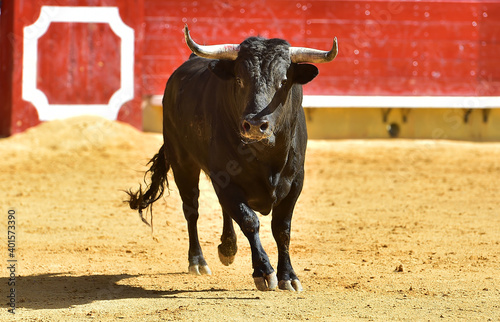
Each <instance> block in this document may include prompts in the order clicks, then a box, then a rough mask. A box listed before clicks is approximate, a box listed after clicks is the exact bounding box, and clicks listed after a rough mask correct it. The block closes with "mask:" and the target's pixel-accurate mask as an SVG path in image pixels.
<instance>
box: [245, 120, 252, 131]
mask: <svg viewBox="0 0 500 322" xmlns="http://www.w3.org/2000/svg"><path fill="white" fill-rule="evenodd" d="M251 127H252V126H251V125H250V123H248V121H243V130H244V131H245V132H248V131H250V128H251Z"/></svg>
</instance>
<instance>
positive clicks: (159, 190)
mask: <svg viewBox="0 0 500 322" xmlns="http://www.w3.org/2000/svg"><path fill="white" fill-rule="evenodd" d="M148 164H151V167H150V168H149V170H148V171H146V173H145V174H144V183H145V184H146V189H145V192H144V191H143V190H142V185H141V186H140V187H139V190H138V191H136V192H132V190H129V191H127V194H128V195H129V200H127V201H125V202H128V204H129V205H130V208H132V209H134V210H138V211H139V216H140V218H141V220H142V221H143V222H144V223H145V224H146V225H148V226H151V228H152V226H153V203H154V202H155V201H156V200H158V199H160V198H161V197H162V196H163V193H164V192H165V187H166V188H167V189H168V180H167V173H168V170H170V164H169V163H168V161H167V158H166V155H165V144H164V145H162V147H161V148H160V151H158V153H157V154H156V155H155V156H154V157H153V158H152V159H151V160H150V161H149V162H148ZM148 175H150V176H151V183H149V184H148V183H147V180H146V179H147V177H148ZM147 208H149V212H150V213H151V223H148V222H147V220H146V218H144V215H143V213H142V211H143V210H144V209H146V211H147Z"/></svg>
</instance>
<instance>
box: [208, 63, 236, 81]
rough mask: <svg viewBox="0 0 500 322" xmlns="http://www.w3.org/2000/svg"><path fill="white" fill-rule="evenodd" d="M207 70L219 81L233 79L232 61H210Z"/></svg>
mask: <svg viewBox="0 0 500 322" xmlns="http://www.w3.org/2000/svg"><path fill="white" fill-rule="evenodd" d="M208 69H210V71H211V72H212V73H214V74H215V75H217V77H219V78H220V79H224V80H228V79H231V78H233V77H234V61H232V60H212V61H211V62H210V63H208Z"/></svg>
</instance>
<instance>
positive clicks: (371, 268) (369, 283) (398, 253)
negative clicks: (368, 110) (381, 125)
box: [0, 117, 500, 321]
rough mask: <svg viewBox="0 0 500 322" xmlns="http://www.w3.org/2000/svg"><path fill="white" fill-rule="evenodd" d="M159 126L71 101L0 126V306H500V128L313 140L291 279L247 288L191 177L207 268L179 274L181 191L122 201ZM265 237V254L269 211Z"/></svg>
mask: <svg viewBox="0 0 500 322" xmlns="http://www.w3.org/2000/svg"><path fill="white" fill-rule="evenodd" d="M161 142H162V139H161V136H160V135H158V134H147V133H141V132H138V131H136V130H134V129H132V128H131V127H129V126H128V125H124V124H120V123H113V122H109V121H105V120H103V119H99V118H93V117H80V118H75V119H70V120H69V121H64V122H60V121H54V122H50V123H45V124H42V125H41V126H39V127H36V128H33V129H31V130H29V131H27V132H26V133H24V134H20V135H16V136H14V137H11V138H6V139H1V140H0V155H1V158H0V169H1V171H0V182H1V185H0V200H1V202H0V205H1V207H0V211H1V216H0V218H1V220H0V228H1V230H0V231H1V236H3V238H2V240H3V241H4V242H2V245H3V246H2V247H1V252H0V255H1V256H0V257H1V260H2V263H1V267H2V269H1V271H0V273H1V275H0V294H1V298H2V307H1V308H0V320H1V321H7V320H10V319H14V318H15V319H16V320H19V321H21V320H25V321H72V320H76V321H108V320H125V321H156V320H190V321H240V320H253V321H276V320H294V321H302V320H322V321H331V320H338V321H349V320H358V319H363V320H365V319H366V320H377V321H385V320H439V321H441V320H449V321H455V320H466V321H471V320H478V321H488V320H491V321H499V320H500V191H499V190H500V189H499V187H500V180H499V179H500V144H499V143H469V142H449V141H418V140H417V141H410V140H356V141H310V142H309V148H308V155H307V164H306V170H307V173H306V184H305V187H304V191H303V193H302V196H301V198H300V199H299V203H298V205H297V208H296V211H295V216H294V221H293V235H292V247H291V253H292V260H293V263H294V267H295V270H296V272H297V273H298V274H299V277H300V279H301V281H302V284H303V286H304V288H305V291H304V292H301V293H290V292H285V291H275V292H258V291H256V290H255V287H254V284H253V280H252V277H251V272H252V269H251V262H250V253H249V247H248V242H247V241H246V239H245V238H244V236H243V235H242V234H241V232H240V231H239V229H238V237H239V241H238V246H239V253H238V255H237V257H236V260H235V262H234V264H233V265H231V266H229V267H226V266H223V265H222V264H221V263H220V262H219V260H218V257H217V245H218V244H219V238H220V234H221V231H222V216H221V213H220V208H219V205H218V202H217V199H216V197H215V195H214V193H213V190H212V188H211V185H210V183H209V182H208V180H207V179H206V178H205V177H204V176H203V177H202V183H201V188H202V197H201V200H200V205H201V217H200V224H199V225H200V240H201V243H202V247H203V249H204V253H205V258H206V259H207V261H208V263H209V265H210V267H211V269H212V272H213V275H212V276H202V277H196V276H192V275H188V274H187V266H188V262H187V247H188V243H187V241H188V236H187V231H186V224H185V221H184V218H183V216H182V214H181V211H180V209H181V207H180V199H179V195H178V192H177V190H176V188H175V186H174V185H173V180H171V183H172V185H171V188H172V192H171V194H170V196H168V197H166V198H164V199H163V200H160V201H159V202H158V203H157V204H155V207H154V208H153V209H154V213H155V217H154V219H155V221H154V231H153V233H152V232H151V229H150V228H149V227H147V226H146V225H144V224H143V223H142V222H141V221H140V219H139V218H138V215H137V213H136V212H134V211H132V210H130V209H129V208H128V206H127V205H126V204H124V203H123V202H122V200H124V199H125V197H126V195H125V193H124V192H123V191H122V190H126V189H129V188H131V187H133V188H136V187H137V186H138V184H139V182H141V181H142V176H143V171H144V170H145V169H146V167H145V165H146V163H147V161H149V159H150V158H151V157H152V156H153V155H154V154H155V153H156V151H157V150H158V148H159V147H160V145H161ZM11 208H12V209H14V210H15V212H16V223H15V231H16V250H15V255H16V257H17V259H18V262H17V268H16V291H15V292H16V305H17V309H16V315H15V316H13V315H11V314H9V313H8V312H7V306H6V305H5V303H6V302H7V301H8V298H7V296H9V286H8V285H7V284H8V279H9V277H8V276H9V272H8V270H7V269H6V267H7V264H8V263H7V260H8V255H9V252H8V249H7V242H6V238H5V237H6V236H7V216H8V210H9V209H11ZM260 218H261V227H262V228H261V238H262V241H263V244H264V247H265V248H266V250H267V251H268V254H269V255H270V257H271V260H272V262H273V263H274V265H275V263H276V247H275V243H274V240H273V238H272V236H271V231H270V216H269V217H263V216H260Z"/></svg>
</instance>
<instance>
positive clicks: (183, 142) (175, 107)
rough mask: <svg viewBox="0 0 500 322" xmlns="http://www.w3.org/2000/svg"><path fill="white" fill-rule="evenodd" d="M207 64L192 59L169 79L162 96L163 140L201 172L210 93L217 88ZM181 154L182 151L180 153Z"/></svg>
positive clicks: (211, 119)
mask: <svg viewBox="0 0 500 322" xmlns="http://www.w3.org/2000/svg"><path fill="white" fill-rule="evenodd" d="M208 62H209V60H207V59H203V58H199V57H196V56H194V57H193V56H192V57H191V58H190V59H189V60H187V61H186V62H184V63H183V64H182V65H181V66H180V67H179V68H178V69H177V70H176V71H175V72H174V73H173V74H172V75H171V76H170V78H169V80H168V82H167V85H166V88H165V92H164V96H163V136H164V140H165V142H167V143H168V145H169V146H170V147H171V148H172V149H176V150H177V151H174V152H176V154H178V152H182V153H189V154H190V155H191V157H192V158H194V159H195V160H196V161H197V162H198V163H199V165H200V167H201V168H202V169H204V170H205V168H206V164H207V163H208V150H209V145H210V141H211V139H212V135H213V134H212V133H213V126H214V113H213V112H214V111H213V109H211V108H210V106H213V105H214V104H215V102H214V98H215V97H214V94H213V93H214V91H216V87H217V86H218V85H219V83H220V80H218V79H217V78H216V77H215V75H213V74H212V72H210V70H208V67H207V66H208ZM180 150H182V151H180Z"/></svg>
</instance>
